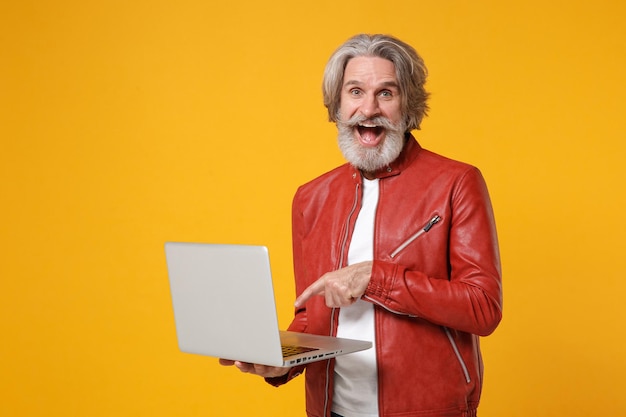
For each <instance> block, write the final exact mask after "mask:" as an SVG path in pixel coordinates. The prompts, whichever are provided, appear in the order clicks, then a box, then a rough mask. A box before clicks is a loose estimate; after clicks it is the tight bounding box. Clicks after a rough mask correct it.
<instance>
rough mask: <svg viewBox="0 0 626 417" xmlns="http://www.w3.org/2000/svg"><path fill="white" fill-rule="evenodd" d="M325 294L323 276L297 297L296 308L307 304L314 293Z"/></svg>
mask: <svg viewBox="0 0 626 417" xmlns="http://www.w3.org/2000/svg"><path fill="white" fill-rule="evenodd" d="M323 294H324V280H323V278H320V279H318V280H317V281H315V282H314V283H313V284H311V285H309V286H308V287H307V288H306V289H305V290H304V291H302V294H300V296H299V297H298V298H296V302H295V303H294V305H295V306H296V308H298V307H302V306H303V305H304V304H306V302H307V301H309V299H310V298H311V297H313V296H314V295H323Z"/></svg>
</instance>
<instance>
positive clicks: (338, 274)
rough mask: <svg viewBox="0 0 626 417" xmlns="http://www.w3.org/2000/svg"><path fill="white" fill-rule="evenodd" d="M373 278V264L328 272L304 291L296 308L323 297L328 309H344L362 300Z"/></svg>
mask: <svg viewBox="0 0 626 417" xmlns="http://www.w3.org/2000/svg"><path fill="white" fill-rule="evenodd" d="M371 276H372V262H371V261H367V262H360V263H357V264H353V265H350V266H347V267H345V268H341V269H338V270H337V271H332V272H328V273H326V274H324V275H322V277H321V278H320V279H318V280H317V281H315V282H314V283H313V284H311V285H310V286H309V287H308V288H307V289H305V290H304V291H302V294H300V297H298V298H297V299H296V302H295V306H296V308H298V307H302V306H303V305H304V304H306V302H307V301H308V300H309V299H310V298H311V297H313V296H315V295H323V296H324V298H325V299H326V305H327V306H328V307H343V306H348V305H350V304H353V303H354V302H356V300H358V299H359V298H361V296H362V295H363V294H364V293H365V290H366V289H367V284H368V283H369V282H370V278H371Z"/></svg>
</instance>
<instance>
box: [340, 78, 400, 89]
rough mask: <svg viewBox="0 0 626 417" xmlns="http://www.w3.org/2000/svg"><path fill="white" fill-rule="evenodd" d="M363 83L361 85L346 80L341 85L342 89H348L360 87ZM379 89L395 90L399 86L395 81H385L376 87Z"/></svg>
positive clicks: (358, 82)
mask: <svg viewBox="0 0 626 417" xmlns="http://www.w3.org/2000/svg"><path fill="white" fill-rule="evenodd" d="M363 84H364V83H362V82H361V81H357V80H348V81H346V82H345V83H344V84H343V87H349V86H357V87H359V86H361V85H363ZM381 87H383V88H384V87H395V88H397V89H400V85H399V84H398V83H397V82H396V81H385V82H383V83H381V84H380V85H378V86H377V88H381Z"/></svg>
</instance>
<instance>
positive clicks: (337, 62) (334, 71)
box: [322, 34, 429, 131]
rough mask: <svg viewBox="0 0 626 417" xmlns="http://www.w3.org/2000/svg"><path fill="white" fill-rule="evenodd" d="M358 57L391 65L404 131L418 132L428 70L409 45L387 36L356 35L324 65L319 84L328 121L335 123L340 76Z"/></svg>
mask: <svg viewBox="0 0 626 417" xmlns="http://www.w3.org/2000/svg"><path fill="white" fill-rule="evenodd" d="M357 56H372V57H379V58H383V59H387V60H389V61H391V62H392V63H393V64H394V66H395V68H396V78H397V79H398V83H399V84H400V93H401V95H402V110H403V113H404V114H405V117H406V123H407V131H411V130H413V129H419V128H420V123H421V122H422V119H423V118H424V116H425V115H426V113H427V111H428V105H427V104H426V101H427V100H428V95H429V94H428V92H426V90H425V89H424V84H425V83H426V77H427V75H428V70H427V69H426V66H425V65H424V61H423V60H422V58H421V57H420V56H419V55H418V54H417V52H416V51H415V49H413V47H412V46H410V45H408V44H406V43H404V42H402V41H401V40H399V39H396V38H394V37H392V36H389V35H366V34H361V35H356V36H354V37H352V38H350V39H348V40H347V41H346V42H345V43H344V44H343V45H341V46H340V47H339V48H337V50H336V51H335V52H334V53H333V54H332V56H331V57H330V59H329V60H328V63H327V64H326V69H325V70H324V81H323V84H322V92H323V94H324V106H326V108H327V109H328V119H329V120H330V121H331V122H336V121H337V120H338V115H339V113H338V112H339V105H340V100H341V89H342V86H343V74H344V71H345V69H346V65H347V64H348V61H350V60H351V59H352V58H355V57H357Z"/></svg>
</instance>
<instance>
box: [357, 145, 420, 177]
mask: <svg viewBox="0 0 626 417" xmlns="http://www.w3.org/2000/svg"><path fill="white" fill-rule="evenodd" d="M421 150H422V147H421V146H420V144H419V142H418V141H417V140H416V139H415V137H414V136H413V135H412V134H410V133H407V135H406V139H405V143H404V148H402V152H400V155H398V157H397V158H396V159H395V160H394V161H393V162H392V163H391V164H389V165H388V166H387V167H385V168H382V169H380V170H379V171H378V172H376V178H377V179H381V178H387V177H393V176H395V175H399V174H400V173H401V172H402V171H404V170H405V169H406V168H407V167H408V166H409V165H411V164H412V163H413V161H414V160H415V158H417V155H418V154H419V153H420V151H421ZM350 172H351V173H352V178H354V179H355V180H357V181H358V182H360V181H361V177H362V174H361V171H360V170H358V169H357V168H355V167H353V166H350Z"/></svg>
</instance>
